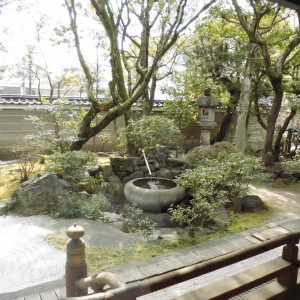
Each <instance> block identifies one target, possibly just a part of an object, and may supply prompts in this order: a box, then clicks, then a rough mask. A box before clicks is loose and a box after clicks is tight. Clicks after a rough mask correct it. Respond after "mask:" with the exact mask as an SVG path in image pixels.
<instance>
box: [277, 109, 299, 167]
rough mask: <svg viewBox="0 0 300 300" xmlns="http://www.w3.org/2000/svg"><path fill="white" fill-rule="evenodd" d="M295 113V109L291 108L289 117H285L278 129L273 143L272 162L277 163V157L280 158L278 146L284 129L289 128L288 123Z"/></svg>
mask: <svg viewBox="0 0 300 300" xmlns="http://www.w3.org/2000/svg"><path fill="white" fill-rule="evenodd" d="M296 113H297V109H295V108H292V109H291V111H290V113H289V115H288V116H287V118H286V119H285V121H284V123H283V125H282V127H281V128H280V130H279V132H278V134H277V137H276V140H275V143H274V161H275V162H278V161H279V157H280V144H281V140H282V136H283V134H284V132H285V131H286V129H287V128H288V126H289V123H290V121H291V120H292V119H293V118H294V116H295V115H296Z"/></svg>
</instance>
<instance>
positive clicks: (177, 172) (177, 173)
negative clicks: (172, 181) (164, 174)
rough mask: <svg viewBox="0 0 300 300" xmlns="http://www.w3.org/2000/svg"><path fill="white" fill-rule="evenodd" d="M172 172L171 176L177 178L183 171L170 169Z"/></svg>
mask: <svg viewBox="0 0 300 300" xmlns="http://www.w3.org/2000/svg"><path fill="white" fill-rule="evenodd" d="M170 173H171V178H176V177H177V176H179V175H180V174H181V173H182V171H179V170H170Z"/></svg>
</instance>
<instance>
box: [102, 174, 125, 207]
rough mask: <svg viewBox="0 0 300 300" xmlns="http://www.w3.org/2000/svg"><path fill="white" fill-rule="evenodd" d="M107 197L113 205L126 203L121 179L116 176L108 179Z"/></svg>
mask: <svg viewBox="0 0 300 300" xmlns="http://www.w3.org/2000/svg"><path fill="white" fill-rule="evenodd" d="M106 193H107V194H106V196H107V198H108V199H109V200H110V202H111V203H113V204H114V203H123V202H124V201H125V195H124V188H123V183H122V181H121V179H120V178H119V177H118V176H116V175H111V176H109V177H108V186H107V189H106Z"/></svg>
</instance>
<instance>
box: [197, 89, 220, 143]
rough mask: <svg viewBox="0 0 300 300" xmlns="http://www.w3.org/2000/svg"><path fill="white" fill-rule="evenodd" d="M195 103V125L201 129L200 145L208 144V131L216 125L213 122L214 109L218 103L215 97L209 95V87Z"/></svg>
mask: <svg viewBox="0 0 300 300" xmlns="http://www.w3.org/2000/svg"><path fill="white" fill-rule="evenodd" d="M197 104H198V106H199V117H198V122H197V125H198V126H199V127H200V129H201V136H200V145H201V146H209V145H210V133H211V130H212V129H213V128H215V127H216V126H217V123H216V122H215V109H216V106H218V105H219V101H218V100H217V98H215V97H212V96H211V95H210V89H209V90H206V91H205V93H204V96H203V97H199V98H198V101H197Z"/></svg>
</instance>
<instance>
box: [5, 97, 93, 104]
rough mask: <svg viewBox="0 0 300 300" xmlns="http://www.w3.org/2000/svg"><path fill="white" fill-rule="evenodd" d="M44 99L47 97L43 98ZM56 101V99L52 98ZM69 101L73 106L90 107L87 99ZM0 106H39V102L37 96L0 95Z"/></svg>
mask: <svg viewBox="0 0 300 300" xmlns="http://www.w3.org/2000/svg"><path fill="white" fill-rule="evenodd" d="M45 98H46V99H47V98H48V97H45ZM54 99H57V98H54ZM68 99H69V100H70V101H74V104H75V105H90V102H89V100H88V99H87V98H79V97H69V98H68ZM1 104H15V105H33V104H34V105H39V104H41V101H40V100H39V99H38V96H28V95H26V96H23V95H0V105H1Z"/></svg>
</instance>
